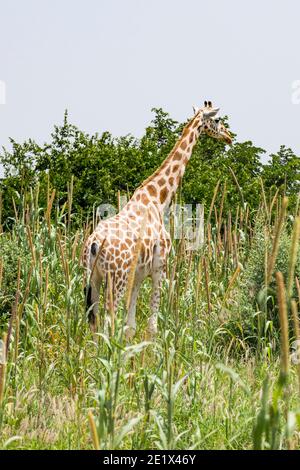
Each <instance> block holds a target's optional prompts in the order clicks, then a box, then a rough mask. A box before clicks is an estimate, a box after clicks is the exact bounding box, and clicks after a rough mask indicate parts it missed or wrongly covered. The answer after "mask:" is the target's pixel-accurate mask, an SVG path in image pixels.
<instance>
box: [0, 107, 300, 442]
mask: <svg viewBox="0 0 300 470" xmlns="http://www.w3.org/2000/svg"><path fill="white" fill-rule="evenodd" d="M226 122H227V120H226ZM181 128H182V124H178V123H177V122H175V121H173V120H172V119H171V118H170V117H169V116H168V115H167V114H166V113H165V112H163V111H162V110H155V112H154V119H153V121H152V123H151V125H150V126H149V127H148V128H147V129H146V131H145V135H144V136H143V137H142V138H141V139H135V138H133V137H132V136H125V137H121V138H113V137H112V136H111V135H110V134H109V133H107V132H106V133H104V134H102V135H101V136H98V135H95V136H89V135H87V134H85V133H84V132H81V131H80V130H79V129H77V128H76V127H75V126H73V125H71V124H69V122H68V118H67V114H66V115H65V119H64V123H63V125H62V126H57V127H55V129H54V132H53V134H52V140H51V142H50V144H44V145H42V146H41V145H38V144H37V143H35V142H34V141H32V140H29V141H27V142H25V143H22V144H18V143H17V142H15V141H12V149H11V150H5V149H3V151H2V154H1V162H2V164H3V165H4V169H5V177H4V179H3V180H2V181H1V201H0V213H1V216H0V333H1V337H2V343H1V348H0V447H1V448H5V449H12V448H17V449H24V448H25V449H45V448H49V449H78V448H79V449H88V448H96V449H131V448H134V449H145V448H146V449H148V448H159V449H184V448H186V449H187V448H188V449H253V448H256V449H285V448H287V449H299V448H300V365H299V362H300V357H299V356H300V355H299V348H298V346H297V343H296V342H295V341H296V340H297V339H298V340H300V334H299V314H298V304H299V298H300V285H299V278H300V252H299V236H300V219H299V198H298V193H299V189H300V188H299V182H300V181H299V168H300V166H299V165H300V163H299V158H298V157H297V156H296V155H295V154H294V153H293V152H292V150H290V149H288V148H286V147H281V148H280V149H279V151H278V153H277V154H275V155H271V156H270V159H269V161H268V163H266V164H263V163H262V160H261V157H262V156H263V154H264V150H263V149H261V148H258V147H255V146H254V145H253V144H252V143H251V142H242V143H241V142H238V141H237V140H235V142H234V144H233V145H232V146H231V147H230V148H225V147H224V145H223V144H222V143H220V142H216V141H214V140H212V139H210V138H206V137H203V138H201V139H200V141H199V143H198V144H197V146H196V148H195V151H194V154H193V157H192V159H191V161H190V164H189V167H188V169H187V172H186V175H185V178H184V182H183V185H182V188H181V189H180V191H179V194H178V198H177V202H182V203H184V202H185V203H193V204H195V203H202V204H204V209H205V223H204V242H203V243H202V244H201V246H199V247H198V248H197V249H193V250H191V249H190V244H189V241H188V240H186V239H184V238H181V239H176V238H174V240H173V248H172V253H171V256H170V259H169V262H168V269H167V279H166V281H165V282H164V285H163V295H162V302H161V308H160V314H159V334H158V337H157V339H156V341H155V342H149V341H148V338H147V337H146V336H145V333H144V332H145V328H146V324H147V319H148V314H149V307H148V304H149V296H150V284H148V283H147V282H146V283H145V284H144V285H143V288H142V293H141V296H140V298H139V302H138V312H137V334H136V336H135V338H134V340H133V341H132V343H131V344H126V342H125V340H124V329H123V327H124V321H125V319H126V306H125V303H123V304H122V305H121V307H120V309H119V311H118V312H110V314H109V321H108V325H109V327H108V329H107V330H106V329H104V328H103V323H104V318H103V317H104V312H103V309H102V310H101V311H100V327H99V332H98V334H96V335H94V336H93V335H92V334H91V332H90V330H89V326H88V323H87V319H86V312H85V299H84V292H83V287H84V284H85V273H84V270H83V268H82V266H81V264H80V258H81V252H82V247H83V242H84V240H85V238H86V237H87V236H88V234H89V232H90V230H91V229H92V228H93V224H94V223H95V208H96V206H97V205H99V204H101V203H111V204H113V205H117V204H118V200H119V199H120V195H124V194H126V195H127V196H130V194H131V193H132V191H133V190H134V188H135V187H137V186H138V185H139V183H140V182H141V181H142V180H143V179H144V178H146V177H147V176H148V175H149V174H150V173H151V172H152V171H153V170H154V169H155V168H156V167H157V166H158V165H159V164H160V163H161V161H162V160H163V159H164V158H165V157H166V155H167V154H168V152H169V151H170V149H171V148H172V145H173V144H174V142H175V140H176V138H177V137H178V134H179V132H180V130H181ZM178 223H179V224H180V223H181V222H180V220H179V221H178Z"/></svg>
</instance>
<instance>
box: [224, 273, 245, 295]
mask: <svg viewBox="0 0 300 470" xmlns="http://www.w3.org/2000/svg"><path fill="white" fill-rule="evenodd" d="M240 272H241V266H240V265H238V267H237V268H236V270H235V271H234V273H233V275H232V277H231V278H230V281H229V283H228V287H227V290H226V292H225V296H224V300H226V299H227V298H228V295H229V293H230V291H231V289H232V287H233V286H234V284H235V281H236V280H237V278H238V275H239V274H240Z"/></svg>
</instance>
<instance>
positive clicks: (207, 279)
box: [203, 258, 211, 314]
mask: <svg viewBox="0 0 300 470" xmlns="http://www.w3.org/2000/svg"><path fill="white" fill-rule="evenodd" d="M203 268H204V278H205V290H206V297H207V310H208V313H209V314H210V313H211V301H210V290H209V272H208V269H207V262H206V259H205V258H203Z"/></svg>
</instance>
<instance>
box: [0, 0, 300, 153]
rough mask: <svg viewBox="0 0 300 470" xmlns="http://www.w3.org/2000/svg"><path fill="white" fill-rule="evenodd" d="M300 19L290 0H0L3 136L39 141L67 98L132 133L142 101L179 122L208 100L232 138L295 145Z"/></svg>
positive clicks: (101, 124)
mask: <svg viewBox="0 0 300 470" xmlns="http://www.w3.org/2000/svg"><path fill="white" fill-rule="evenodd" d="M299 21H300V2H299V0H285V1H283V0H252V1H249V2H245V1H241V0H226V1H225V0H214V1H203V0H109V1H108V0H107V1H104V0H85V1H83V0H81V1H79V0H43V1H41V0H26V1H24V0H9V1H8V0H6V1H5V2H1V9H0V81H2V82H5V86H6V103H5V104H0V146H3V145H4V146H7V145H8V138H9V137H13V138H14V139H16V140H17V141H23V140H24V139H27V138H29V137H31V138H33V139H35V140H36V141H37V142H39V143H43V142H44V141H46V140H47V139H49V137H50V133H51V131H52V130H53V125H54V124H59V123H61V122H62V119H63V113H64V110H65V108H67V109H68V110H69V116H70V121H71V122H72V123H74V124H76V125H78V126H79V127H80V128H81V129H82V130H84V131H87V132H89V133H94V132H96V131H97V132H99V133H101V132H103V131H104V130H109V131H111V132H112V134H113V135H124V134H127V133H132V134H134V135H136V136H140V135H141V134H142V133H143V130H144V128H145V126H146V125H148V124H149V122H150V119H151V111H150V110H151V108H153V107H163V108H164V109H165V110H166V111H168V112H169V113H170V114H171V116H172V117H173V118H174V119H176V120H178V121H183V120H185V119H186V118H187V117H189V116H191V114H192V105H193V104H195V105H201V104H202V102H203V100H204V99H211V100H212V101H213V102H214V104H215V105H217V106H219V107H220V108H221V115H222V114H223V115H224V114H228V115H229V117H230V124H231V127H232V129H233V130H234V131H235V132H236V133H237V134H238V140H240V141H244V140H252V141H253V143H254V144H255V145H258V146H261V147H263V148H265V149H266V150H267V151H268V152H274V151H277V150H278V149H279V146H280V144H285V145H286V146H289V147H291V148H292V149H293V150H294V151H295V152H296V153H298V154H299V155H300V133H299V129H300V92H299V93H296V97H295V95H294V104H293V86H295V87H296V90H297V87H298V88H299V90H300V85H299V83H298V84H297V80H298V81H299V80H300V26H299ZM294 93H295V92H294ZM0 99H1V90H0ZM298 102H299V103H298ZM296 103H298V104H296Z"/></svg>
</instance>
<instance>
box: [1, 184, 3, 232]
mask: <svg viewBox="0 0 300 470" xmlns="http://www.w3.org/2000/svg"><path fill="white" fill-rule="evenodd" d="M2 207H3V201H2V190H0V233H2V232H3V227H2Z"/></svg>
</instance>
